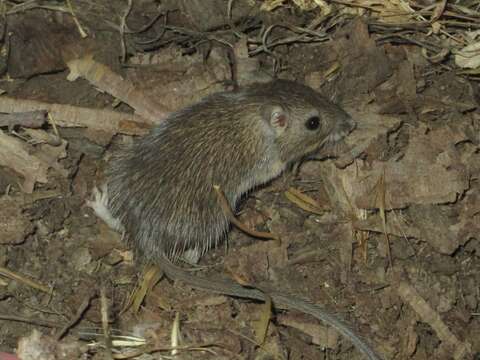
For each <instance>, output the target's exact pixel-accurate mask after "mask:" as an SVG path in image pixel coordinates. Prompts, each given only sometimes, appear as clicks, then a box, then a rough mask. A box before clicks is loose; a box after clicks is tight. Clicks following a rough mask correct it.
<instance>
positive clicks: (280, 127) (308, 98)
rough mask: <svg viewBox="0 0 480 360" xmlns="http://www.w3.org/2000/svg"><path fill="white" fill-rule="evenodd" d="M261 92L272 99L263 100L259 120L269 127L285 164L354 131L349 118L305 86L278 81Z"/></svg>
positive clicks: (353, 124)
mask: <svg viewBox="0 0 480 360" xmlns="http://www.w3.org/2000/svg"><path fill="white" fill-rule="evenodd" d="M264 91H267V92H269V93H270V94H271V96H270V97H269V98H268V99H265V100H266V102H265V103H264V105H263V106H262V117H263V119H264V120H265V121H267V122H268V123H269V126H270V129H271V130H272V132H273V134H274V136H275V138H276V143H277V144H278V147H279V150H280V156H281V158H282V160H283V161H285V162H291V161H296V160H299V159H301V158H302V157H304V156H307V155H309V154H312V153H313V152H315V151H316V150H319V149H320V148H321V147H322V146H324V145H326V144H328V143H329V144H334V143H336V142H337V141H339V140H341V139H342V138H343V137H345V136H346V135H348V134H349V133H350V132H351V131H352V130H353V129H354V128H355V122H354V121H353V120H352V118H351V117H350V115H348V114H347V113H346V112H345V111H344V110H342V109H341V108H340V107H339V106H337V105H335V104H334V103H332V102H331V101H329V100H328V99H326V98H325V97H323V96H322V95H320V94H319V93H317V92H316V91H314V90H313V89H311V88H310V87H308V86H305V85H301V84H298V83H295V82H291V81H285V80H277V81H274V82H272V83H270V84H268V85H267V87H265V88H264Z"/></svg>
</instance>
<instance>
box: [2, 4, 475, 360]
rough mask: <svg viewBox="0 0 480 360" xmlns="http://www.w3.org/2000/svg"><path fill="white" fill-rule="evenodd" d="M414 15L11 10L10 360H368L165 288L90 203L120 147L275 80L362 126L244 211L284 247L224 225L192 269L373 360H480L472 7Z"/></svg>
mask: <svg viewBox="0 0 480 360" xmlns="http://www.w3.org/2000/svg"><path fill="white" fill-rule="evenodd" d="M349 3H350V4H349ZM387 3H388V4H387ZM409 3H410V5H411V7H410V6H409V7H408V8H405V7H404V6H403V7H400V8H397V7H396V6H400V5H398V4H403V5H405V4H406V2H402V1H399V2H377V1H363V2H362V1H353V2H346V4H344V2H342V1H338V2H337V1H332V2H330V1H316V2H315V1H311V2H310V1H283V2H282V1H277V2H275V1H248V0H244V1H233V2H227V1H223V0H209V1H205V2H201V1H162V2H157V1H150V0H149V1H139V2H136V1H131V2H128V3H127V2H125V1H106V0H99V1H97V2H87V1H84V0H82V1H80V0H78V1H77V0H72V1H71V2H65V3H63V2H51V3H50V2H42V3H40V2H38V3H36V2H35V3H32V2H26V3H24V4H21V3H15V4H14V3H13V2H12V3H8V6H7V7H8V8H7V11H6V15H5V16H4V17H3V18H2V22H3V25H4V26H3V34H2V36H3V51H2V52H1V54H0V60H1V61H0V71H1V72H2V78H1V80H0V89H1V90H2V92H3V94H2V95H1V96H0V113H1V114H0V115H2V116H3V117H2V116H0V193H1V194H2V195H0V360H6V359H9V358H8V357H7V353H11V354H13V353H15V352H17V354H18V356H19V357H20V358H22V359H77V358H78V359H109V358H110V359H111V358H115V359H117V358H118V359H125V358H138V359H158V358H176V359H292V360H294V359H320V360H321V359H338V360H345V359H363V357H362V356H361V355H360V353H359V352H358V351H357V350H356V349H355V348H354V347H353V346H352V345H351V343H350V342H349V341H348V339H345V338H343V337H342V336H340V335H338V334H336V333H335V331H334V330H332V329H331V328H329V327H328V326H325V325H324V324H322V323H320V322H318V321H316V320H314V319H312V318H310V317H309V316H307V315H304V314H301V313H299V312H295V311H284V310H280V309H275V310H274V311H273V312H272V313H270V311H269V310H268V307H267V308H266V307H265V304H262V303H259V302H254V301H249V300H245V299H236V298H231V297H227V296H221V295H215V294H209V293H207V292H202V291H199V290H194V289H192V288H190V287H188V286H184V285H182V284H180V283H173V282H171V281H170V280H169V279H165V278H161V279H160V280H158V278H155V276H156V275H155V274H154V275H152V273H148V271H147V270H146V269H144V268H143V267H142V266H140V265H138V264H136V263H135V261H134V259H133V255H132V254H133V252H132V249H131V248H130V247H129V246H128V243H127V242H124V241H122V239H121V236H120V235H119V234H117V233H115V232H113V231H111V230H110V229H108V227H107V226H106V225H105V224H103V223H102V222H101V221H100V220H99V219H97V218H96V216H95V215H94V213H93V211H92V209H90V208H89V207H88V206H87V201H88V200H89V199H90V198H91V191H92V189H93V187H94V186H95V184H99V183H101V179H102V170H103V168H104V166H105V164H106V162H108V159H109V156H110V155H111V154H112V153H113V152H114V151H115V149H116V148H117V147H118V145H119V144H121V143H125V142H127V143H128V142H129V141H131V138H132V136H141V135H142V134H144V133H145V132H146V131H148V129H149V128H151V127H152V126H154V124H155V123H158V122H160V121H162V119H163V118H164V117H165V116H166V115H167V114H168V113H170V112H172V111H175V110H178V109H181V108H182V107H184V106H186V105H188V104H190V103H192V102H194V101H196V100H199V99H200V98H202V97H203V96H205V95H207V94H210V93H213V92H215V91H230V90H232V89H234V88H236V86H244V85H246V84H250V83H252V82H255V81H268V80H269V79H271V78H273V77H280V78H285V79H291V80H296V81H299V82H301V83H305V84H308V85H309V86H311V87H313V88H314V89H316V90H318V91H319V92H321V93H323V94H325V95H326V96H328V97H329V98H331V99H333V100H334V101H335V102H337V103H338V104H340V105H341V106H342V107H344V108H345V109H346V110H347V111H348V112H349V113H350V114H352V116H353V117H354V118H355V120H356V121H357V129H356V130H355V131H354V132H353V133H352V134H351V135H349V136H348V137H347V139H346V140H345V141H344V143H342V144H339V145H338V147H337V148H336V149H335V151H334V152H333V153H330V154H329V156H320V155H319V156H318V157H317V158H316V159H312V160H309V161H305V162H303V163H302V164H301V165H300V166H298V167H297V166H295V167H293V168H292V169H290V170H289V171H288V172H287V173H285V174H283V175H282V176H281V177H280V178H278V179H276V180H274V181H273V182H271V183H269V184H267V185H266V186H263V187H262V188H261V189H258V191H255V192H253V193H251V194H250V195H249V196H247V197H246V198H245V199H244V201H243V202H242V203H241V206H240V207H239V208H238V209H237V214H238V219H239V220H240V221H242V222H243V223H244V224H246V225H247V226H248V227H250V228H254V229H257V230H260V231H271V232H273V233H275V234H277V235H279V236H280V239H281V240H280V241H277V240H260V239H255V238H253V237H251V236H249V235H246V234H245V233H243V232H241V231H240V230H238V229H236V228H234V229H232V231H231V232H230V234H229V236H228V239H226V241H225V242H224V245H221V246H219V247H218V248H216V249H214V250H212V251H210V252H209V253H208V254H207V256H205V257H204V258H202V259H201V261H200V263H199V268H198V269H196V270H197V271H198V272H200V273H202V274H203V275H207V276H219V275H221V276H229V277H231V278H233V279H236V280H239V279H243V281H246V282H247V283H249V284H254V285H262V284H268V285H269V286H271V287H275V288H276V289H281V290H284V291H285V292H288V293H292V294H297V295H299V296H301V297H302V298H305V299H309V300H310V301H312V302H315V303H318V304H321V305H322V306H324V307H325V308H326V309H327V310H328V311H329V312H331V313H332V314H335V315H337V316H338V317H339V318H341V319H343V320H344V321H345V322H346V323H347V324H349V325H350V326H351V328H352V329H353V330H354V332H356V333H357V334H359V335H360V336H361V337H362V338H363V339H365V340H366V341H367V342H368V343H369V344H370V345H371V346H372V347H373V348H374V349H375V350H376V352H378V354H379V355H380V356H381V357H382V358H383V359H415V360H421V359H480V341H479V339H480V239H479V237H478V234H479V230H480V219H479V217H480V201H479V199H480V183H479V176H480V161H479V160H480V159H479V157H480V155H479V149H480V148H479V146H480V137H479V130H480V109H479V100H480V87H479V80H480V77H479V69H480V56H479V55H478V51H479V49H480V47H479V46H478V45H479V44H480V42H479V41H480V40H479V37H478V36H479V35H478V29H479V28H480V26H479V25H478V24H480V9H479V8H478V2H477V4H476V5H475V2H472V1H459V2H455V4H450V2H447V1H440V2H432V1H418V2H409ZM32 4H33V5H32ZM229 4H230V5H231V16H227V9H228V7H229ZM395 4H397V5H395ZM70 6H71V7H70ZM467 10H468V11H467ZM72 11H73V14H74V16H72ZM157 15H158V16H157ZM469 45H470V48H468V49H470V52H469V53H468V56H467V55H465V53H462V51H466V50H465V49H467V47H468V46H469ZM468 49H467V50H468ZM462 54H464V55H463V56H462ZM119 76H121V77H119ZM32 111H34V112H33V113H32ZM47 113H48V116H47V115H46V114H47ZM12 114H13V115H12ZM15 114H16V115H15ZM19 114H23V115H19ZM57 131H58V133H57ZM219 156H221V154H220V155H219ZM232 166H234V164H232ZM127 236H128V235H127ZM157 275H158V274H157ZM149 276H150V278H149ZM152 276H153V278H152ZM157 280H158V281H157ZM139 284H143V288H142V287H140V290H138V288H139ZM134 289H137V291H136V292H135V300H134V301H133V304H131V303H129V299H130V295H131V294H132V293H133V292H134ZM142 290H143V292H142ZM128 305H130V306H128ZM265 316H266V319H265ZM102 318H103V320H102ZM105 319H108V321H107V320H105ZM266 324H267V325H268V327H267V328H266V329H265V326H266ZM262 326H263V327H262ZM175 328H178V331H179V334H180V335H175V336H174V335H172V331H174V330H173V329H175ZM105 334H108V338H109V341H107V342H105V341H104V339H105V336H104V335H105ZM262 334H263V335H262ZM127 337H128V338H127ZM172 339H175V340H177V343H175V342H172ZM120 340H124V343H123V344H120V343H119V341H120ZM127 340H128V341H129V342H128V343H126V341H127ZM105 343H107V346H105ZM108 343H110V344H109V345H108ZM175 344H177V345H180V346H181V347H182V350H181V351H180V353H179V354H177V355H175V354H174V353H172V350H171V346H175ZM2 351H3V352H4V353H1V352H2ZM112 354H113V355H112ZM160 356H164V357H160Z"/></svg>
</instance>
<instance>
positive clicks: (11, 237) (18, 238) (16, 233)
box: [0, 196, 34, 245]
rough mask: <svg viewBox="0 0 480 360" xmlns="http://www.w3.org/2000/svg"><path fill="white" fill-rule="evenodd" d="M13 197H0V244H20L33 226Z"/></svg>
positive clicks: (32, 229)
mask: <svg viewBox="0 0 480 360" xmlns="http://www.w3.org/2000/svg"><path fill="white" fill-rule="evenodd" d="M21 205H22V203H21V202H20V201H18V199H17V198H15V197H10V196H3V197H0V244H10V245H13V244H21V243H22V242H23V241H24V240H25V238H26V237H27V235H29V234H31V233H33V231H34V226H33V224H32V223H31V221H30V219H29V218H28V217H27V216H26V215H24V213H23V208H22V206H21Z"/></svg>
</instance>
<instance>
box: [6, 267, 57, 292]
mask: <svg viewBox="0 0 480 360" xmlns="http://www.w3.org/2000/svg"><path fill="white" fill-rule="evenodd" d="M0 275H3V276H5V277H7V278H9V279H11V280H14V281H17V282H20V283H22V284H24V285H27V286H30V287H31V288H34V289H37V290H40V291H42V292H44V293H47V294H50V295H51V294H52V291H53V289H51V288H49V287H48V286H45V285H42V284H39V283H37V282H36V281H33V280H31V279H28V278H26V277H25V276H23V275H20V274H17V273H15V272H13V271H10V270H8V269H6V268H4V267H0Z"/></svg>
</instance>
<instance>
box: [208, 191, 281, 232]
mask: <svg viewBox="0 0 480 360" xmlns="http://www.w3.org/2000/svg"><path fill="white" fill-rule="evenodd" d="M213 189H214V190H215V192H216V193H217V196H218V202H219V203H220V206H221V207H222V210H223V212H224V214H225V216H226V217H227V219H228V220H229V221H230V222H231V223H232V224H233V225H235V226H236V227H237V228H238V229H239V230H241V231H243V232H244V233H246V234H248V235H250V236H253V237H256V238H260V239H273V240H279V237H278V235H276V234H273V233H270V232H263V231H256V230H252V229H249V228H248V227H247V226H246V225H245V224H243V223H241V222H240V221H239V220H238V219H237V218H236V217H235V214H234V213H233V211H232V209H231V208H230V205H229V204H228V202H227V199H226V198H225V194H224V193H223V191H222V189H220V187H219V186H218V185H213Z"/></svg>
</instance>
